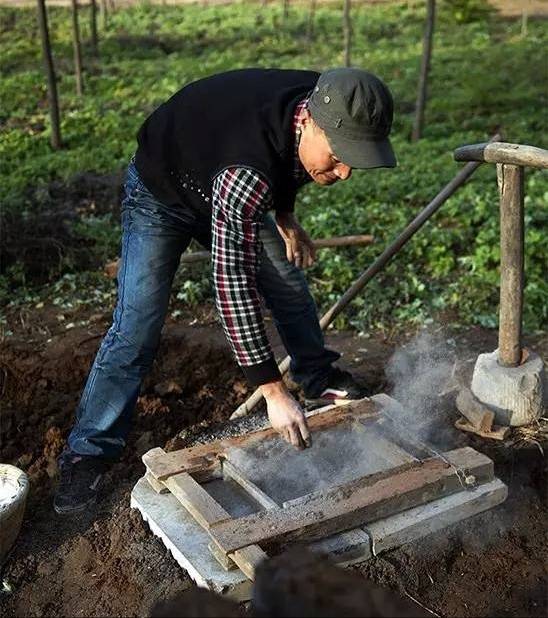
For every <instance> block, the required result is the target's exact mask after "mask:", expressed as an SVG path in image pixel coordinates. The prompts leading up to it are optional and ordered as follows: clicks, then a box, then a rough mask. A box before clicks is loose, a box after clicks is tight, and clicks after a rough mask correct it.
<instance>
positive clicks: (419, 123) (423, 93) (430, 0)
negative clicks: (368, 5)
mask: <svg viewBox="0 0 548 618" xmlns="http://www.w3.org/2000/svg"><path fill="white" fill-rule="evenodd" d="M435 19H436V0H427V4H426V26H425V29H424V40H423V45H422V61H421V73H420V78H419V91H418V93H417V104H416V111H415V122H414V123H413V133H412V135H411V140H412V141H413V142H416V141H418V140H419V139H420V138H421V136H422V127H423V124H424V108H425V107H426V97H427V88H428V73H429V71H430V59H431V57H432V41H433V38H434V22H435Z"/></svg>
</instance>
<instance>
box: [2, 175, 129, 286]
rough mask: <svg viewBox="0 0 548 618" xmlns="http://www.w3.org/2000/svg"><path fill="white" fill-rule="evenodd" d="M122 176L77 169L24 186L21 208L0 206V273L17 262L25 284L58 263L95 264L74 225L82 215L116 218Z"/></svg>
mask: <svg viewBox="0 0 548 618" xmlns="http://www.w3.org/2000/svg"><path fill="white" fill-rule="evenodd" d="M122 181H123V176H122V174H104V175H101V174H91V173H82V174H77V175H76V176H74V177H73V178H72V179H71V180H70V181H68V182H60V181H56V182H53V183H51V184H49V185H47V186H44V187H41V188H39V189H34V188H33V189H29V191H28V192H27V195H26V196H25V199H24V202H25V203H26V204H27V207H26V209H25V210H23V211H21V210H20V209H7V208H4V209H3V210H2V211H1V212H0V229H1V230H2V243H1V244H0V247H1V248H0V265H1V267H0V273H5V272H6V270H7V269H9V267H10V266H13V265H14V264H15V263H16V262H19V263H21V264H22V265H23V272H24V273H25V281H26V283H27V284H28V283H43V282H45V281H47V280H48V279H49V278H50V277H52V276H55V275H58V274H59V273H60V272H61V270H62V268H63V264H64V263H70V264H77V266H78V269H92V268H97V267H98V266H99V264H98V263H97V259H96V258H95V256H94V252H93V246H94V241H93V240H89V239H84V238H82V236H81V235H79V234H78V233H77V232H76V231H75V229H74V225H75V224H76V223H77V222H78V221H79V220H80V219H81V217H82V216H100V215H104V214H107V213H113V216H114V217H116V219H117V218H118V214H119V207H120V206H119V205H120V198H121V190H122Z"/></svg>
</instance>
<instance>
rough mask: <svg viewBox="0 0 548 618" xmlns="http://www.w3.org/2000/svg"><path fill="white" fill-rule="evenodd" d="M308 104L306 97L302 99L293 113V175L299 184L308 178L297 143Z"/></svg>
mask: <svg viewBox="0 0 548 618" xmlns="http://www.w3.org/2000/svg"><path fill="white" fill-rule="evenodd" d="M307 106H308V98H306V99H303V100H302V101H301V102H300V103H299V104H298V105H297V107H296V108H295V114H294V115H293V130H294V131H295V153H294V154H295V156H294V162H293V175H294V177H295V180H296V181H297V182H298V183H299V184H301V183H302V184H304V183H305V182H308V181H309V180H310V177H309V175H308V173H307V171H306V170H305V169H304V167H303V164H302V163H301V160H300V159H299V143H300V141H301V131H302V128H303V119H304V114H305V110H306V109H307Z"/></svg>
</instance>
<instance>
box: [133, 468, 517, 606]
mask: <svg viewBox="0 0 548 618" xmlns="http://www.w3.org/2000/svg"><path fill="white" fill-rule="evenodd" d="M506 495H507V488H506V485H504V483H502V482H501V481H499V480H498V479H495V480H494V481H491V482H490V483H486V484H484V485H480V486H479V487H476V488H474V489H472V490H466V491H461V492H459V493H457V494H454V495H452V496H447V497H445V498H441V499H439V500H435V501H433V502H430V503H428V504H426V505H423V506H420V507H416V508H413V509H409V510H408V511H405V512H403V513H400V514H398V515H393V516H391V517H387V518H385V519H383V520H380V521H378V522H374V523H372V524H369V525H368V526H366V527H364V528H363V529H362V528H356V529H355V530H351V531H349V532H343V533H339V534H336V535H333V536H331V537H329V538H327V539H323V540H321V541H315V542H313V543H310V544H309V548H310V549H312V550H315V551H319V552H322V553H326V554H328V555H329V556H330V557H331V559H332V560H334V561H335V562H336V563H337V564H339V565H342V566H344V565H349V564H354V563H356V562H363V561H364V560H368V559H369V558H371V557H372V556H373V555H377V554H378V553H380V552H382V551H386V550H388V549H392V548H394V547H398V546H400V545H402V544H404V543H408V542H410V541H414V540H416V539H419V538H421V537H423V536H425V535H426V534H429V533H430V532H435V531H437V530H440V529H441V528H444V527H445V526H448V525H450V524H452V523H455V522H457V521H460V520H462V519H465V518H466V517H470V516H472V515H475V514H477V513H481V512H482V511H485V510H487V509H490V508H492V507H494V506H496V505H497V504H500V503H501V502H503V501H504V500H505V498H506ZM131 506H132V508H136V509H138V510H139V511H140V512H141V514H142V516H143V519H144V520H145V521H146V522H147V523H148V525H149V526H150V529H151V530H152V532H153V533H154V534H155V535H156V536H159V537H160V538H161V539H162V541H163V542H164V544H165V546H166V547H167V548H168V549H169V550H170V551H171V553H172V555H173V557H174V558H175V560H176V561H177V562H178V563H179V564H180V565H181V566H182V567H183V568H184V569H185V570H186V571H187V572H188V574H189V575H190V577H191V578H192V579H193V580H194V581H195V582H196V584H197V585H198V586H201V587H204V588H208V589H210V590H213V591H214V592H217V593H219V594H227V595H229V596H230V597H232V598H235V599H237V600H239V601H247V600H249V599H250V598H251V587H252V582H250V581H249V580H248V579H247V578H246V577H245V575H244V574H243V573H242V572H241V571H240V570H239V569H235V570H232V571H225V570H224V569H223V568H222V567H221V565H220V564H219V563H218V562H217V560H215V558H214V557H213V555H212V554H211V553H210V551H209V549H208V542H209V537H208V534H207V533H206V532H205V531H204V530H203V529H202V528H201V527H200V526H199V525H198V524H197V523H196V522H195V521H194V518H193V517H192V516H191V515H190V514H189V513H188V511H187V510H186V509H185V508H184V507H183V506H182V505H181V504H180V503H179V501H178V500H177V499H176V498H175V497H174V496H173V495H171V494H170V493H165V494H158V493H156V492H155V491H154V490H153V489H152V487H151V486H150V485H149V483H148V481H147V480H146V479H145V478H144V477H143V478H141V479H140V480H139V481H138V482H137V484H136V485H135V487H134V488H133V491H132V492H131Z"/></svg>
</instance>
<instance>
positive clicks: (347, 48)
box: [343, 0, 352, 67]
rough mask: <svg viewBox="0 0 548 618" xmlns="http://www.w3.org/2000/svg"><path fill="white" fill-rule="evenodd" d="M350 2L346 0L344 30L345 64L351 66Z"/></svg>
mask: <svg viewBox="0 0 548 618" xmlns="http://www.w3.org/2000/svg"><path fill="white" fill-rule="evenodd" d="M350 2H351V0H344V13H343V31H344V66H345V67H349V66H350V51H351V47H352V23H351V22H350Z"/></svg>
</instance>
